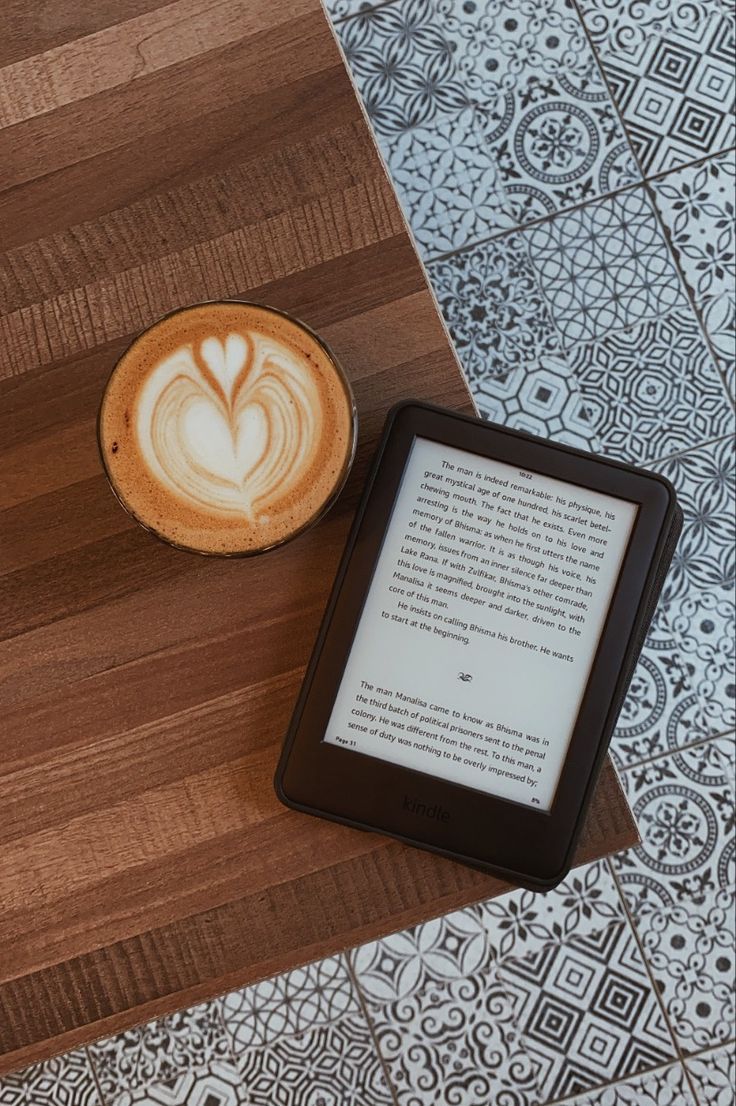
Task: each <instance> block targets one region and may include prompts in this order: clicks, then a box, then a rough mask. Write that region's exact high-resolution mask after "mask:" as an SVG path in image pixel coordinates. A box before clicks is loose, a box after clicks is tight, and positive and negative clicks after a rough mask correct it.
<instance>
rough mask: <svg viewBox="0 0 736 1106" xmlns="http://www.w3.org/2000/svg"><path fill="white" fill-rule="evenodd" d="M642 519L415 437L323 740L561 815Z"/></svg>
mask: <svg viewBox="0 0 736 1106" xmlns="http://www.w3.org/2000/svg"><path fill="white" fill-rule="evenodd" d="M637 509H638V508H637V505H636V504H635V503H632V502H630V501H628V500H624V499H619V498H616V497H613V496H610V495H605V494H602V493H601V492H598V491H592V490H590V489H589V488H585V487H580V486H578V485H576V484H572V483H567V482H566V481H563V480H558V479H553V478H551V477H549V476H545V475H544V474H543V473H540V472H531V471H526V470H523V469H520V468H517V467H515V466H513V465H508V464H505V463H503V462H500V461H497V460H494V459H491V458H488V457H483V456H481V455H479V454H476V453H471V452H468V451H465V450H462V449H457V448H454V447H452V446H448V445H445V444H442V443H440V442H435V441H431V440H429V439H427V438H422V437H416V438H415V439H414V442H413V445H412V447H411V451H410V453H409V457H408V460H407V463H406V466H405V469H404V473H403V477H402V480H401V483H400V486H399V490H398V493H397V496H396V499H395V501H394V506H393V510H392V513H391V517H390V521H389V524H388V527H387V530H386V533H385V536H384V540H383V543H382V546H381V551H380V554H379V557H378V560H377V562H376V565H375V570H374V574H373V578H372V580H371V583H370V586H369V589H368V592H367V595H366V599H365V603H364V606H363V611H362V614H361V617H360V621H359V623H358V626H357V630H356V633H355V636H354V639H353V643H352V647H351V650H350V654H349V656H348V660H347V664H346V667H345V671H344V675H343V678H342V681H341V683H340V687H339V689H338V693H337V697H336V699H335V703H334V706H333V710H332V713H331V716H330V720H329V722H328V725H327V729H326V731H325V736H324V740H325V741H326V742H328V743H330V744H333V745H339V746H341V747H343V748H349V749H353V750H355V751H357V752H360V753H363V754H366V755H368V756H371V757H377V758H379V759H380V760H383V761H387V762H389V763H393V764H398V765H403V766H405V767H407V768H411V769H414V770H416V771H419V772H424V773H427V774H429V775H431V776H435V777H439V778H441V779H445V780H448V781H452V782H454V783H458V784H462V785H464V786H466V787H470V788H474V789H475V790H479V791H483V792H486V793H487V794H489V795H493V796H496V797H499V798H502V799H506V800H509V801H512V802H516V803H521V804H523V805H526V806H531V807H534V808H535V809H537V810H543V811H549V810H550V808H551V806H552V802H553V800H554V795H555V790H556V787H557V783H558V780H559V777H560V773H561V770H562V766H563V762H564V760H565V755H566V753H567V749H568V745H569V742H570V738H571V736H572V732H573V729H574V726H575V721H576V718H577V715H578V712H579V709H580V704H581V700H582V697H583V693H584V690H585V686H586V683H587V681H588V676H589V673H590V669H591V666H592V664H593V660H594V657H595V653H596V649H597V646H598V641H599V639H600V636H601V633H602V630H603V627H604V624H605V620H606V615H607V613H608V609H609V605H610V602H611V598H612V595H613V592H614V589H615V586H616V582H617V579H618V575H619V571H620V568H621V565H622V562H623V558H624V554H625V552H626V547H627V543H628V540H629V537H630V535H631V531H632V528H633V525H634V521H635V518H636V513H637Z"/></svg>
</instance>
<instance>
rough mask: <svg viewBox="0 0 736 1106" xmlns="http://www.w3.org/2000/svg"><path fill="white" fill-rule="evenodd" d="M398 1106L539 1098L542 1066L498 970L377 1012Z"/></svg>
mask: <svg viewBox="0 0 736 1106" xmlns="http://www.w3.org/2000/svg"><path fill="white" fill-rule="evenodd" d="M372 1018H373V1024H374V1028H375V1032H376V1039H377V1041H378V1047H379V1048H380V1050H381V1053H382V1055H383V1057H384V1059H385V1061H386V1064H387V1067H388V1073H389V1079H390V1081H391V1084H392V1086H393V1087H394V1090H395V1093H396V1098H397V1101H398V1104H399V1106H419V1104H421V1106H424V1104H425V1103H427V1104H429V1103H438V1104H440V1103H452V1104H453V1106H478V1104H480V1103H499V1104H501V1103H508V1104H509V1106H532V1104H533V1103H534V1102H536V1101H538V1098H537V1094H538V1086H539V1071H540V1066H541V1065H540V1064H539V1061H538V1060H537V1059H536V1057H534V1056H532V1055H531V1054H530V1053H528V1052H527V1050H526V1049H525V1048H524V1045H523V1043H522V1042H521V1041H520V1040H519V1037H518V1033H517V1030H516V1024H515V1011H514V1005H513V1003H512V1002H511V1001H509V998H508V996H507V994H506V989H505V987H504V986H503V984H500V983H499V982H498V980H497V978H496V977H495V975H494V974H493V973H491V974H490V975H485V974H478V975H473V976H470V977H469V978H467V979H457V980H455V981H454V982H452V983H447V984H444V985H442V986H437V987H435V986H431V987H429V988H428V989H426V990H424V991H422V992H421V993H419V994H415V995H413V996H411V997H410V998H408V999H402V1000H401V1001H400V1002H397V1003H394V1004H391V1005H388V1006H381V1007H379V1008H378V1009H376V1010H375V1011H372Z"/></svg>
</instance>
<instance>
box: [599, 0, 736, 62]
mask: <svg viewBox="0 0 736 1106" xmlns="http://www.w3.org/2000/svg"><path fill="white" fill-rule="evenodd" d="M719 2H720V0H614V2H612V0H581V2H580V10H581V12H582V15H583V19H584V20H585V24H586V26H587V28H588V32H589V34H590V37H591V39H592V41H593V43H594V45H595V47H596V52H597V53H598V56H599V57H601V58H604V59H607V58H608V57H609V56H620V55H622V54H623V55H624V56H626V55H629V56H631V55H636V54H637V52H638V51H640V50H641V48H642V46H643V45H644V43H645V42H646V40H647V39H648V38H652V37H654V38H657V37H660V36H662V35H666V34H668V33H670V32H672V31H675V32H677V31H687V30H689V29H690V28H693V27H697V26H698V25H701V24H702V23H704V22H705V21H706V20H707V19H708V17H709V16H710V15H712V14H713V13H714V12H717V11H718V7H719Z"/></svg>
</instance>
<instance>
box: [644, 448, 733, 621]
mask: <svg viewBox="0 0 736 1106" xmlns="http://www.w3.org/2000/svg"><path fill="white" fill-rule="evenodd" d="M652 468H654V469H656V470H657V471H658V472H661V473H662V475H663V476H666V477H667V478H668V479H669V480H671V481H672V483H673V484H674V485H675V488H676V489H677V498H678V500H679V502H680V506H681V507H682V509H683V512H684V515H685V522H684V526H683V530H682V535H681V536H680V540H679V542H678V544H677V548H676V550H675V555H674V557H673V558H672V565H671V567H670V571H669V574H668V576H667V580H666V582H665V585H664V589H663V592H662V597H663V600H665V601H668V600H671V599H674V598H679V597H681V596H686V595H688V594H689V593H690V592H691V590H692V589H696V590H700V589H708V590H711V591H713V592H718V591H722V592H723V593H725V594H726V595H728V596H733V587H734V567H735V565H734V562H735V561H736V553H735V552H734V515H735V514H736V511H735V510H734V507H735V505H736V455H735V453H734V441H733V439H732V438H724V439H723V440H722V441H717V442H712V443H710V444H708V445H706V446H702V447H701V448H700V449H692V450H690V451H689V452H687V453H681V454H679V455H678V456H676V457H671V458H669V459H667V460H665V461H662V462H658V463H657V464H654V465H653V466H652Z"/></svg>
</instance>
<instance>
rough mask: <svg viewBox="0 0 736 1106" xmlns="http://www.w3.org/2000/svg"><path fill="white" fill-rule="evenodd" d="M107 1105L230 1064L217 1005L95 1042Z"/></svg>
mask: <svg viewBox="0 0 736 1106" xmlns="http://www.w3.org/2000/svg"><path fill="white" fill-rule="evenodd" d="M88 1052H89V1057H90V1060H91V1061H92V1065H93V1067H94V1070H95V1075H96V1076H97V1081H98V1083H99V1085H100V1090H101V1091H102V1093H103V1095H104V1096H105V1102H106V1106H113V1104H115V1106H117V1104H118V1103H120V1106H124V1103H125V1102H126V1101H128V1098H127V1097H122V1096H128V1095H129V1094H131V1093H133V1092H135V1091H138V1090H142V1089H145V1088H146V1087H148V1086H150V1085H151V1084H153V1083H166V1082H168V1081H170V1080H172V1079H175V1078H176V1077H177V1076H179V1075H181V1074H183V1073H184V1072H187V1071H192V1070H194V1069H195V1068H201V1067H204V1066H206V1065H207V1064H209V1063H211V1062H213V1061H220V1060H225V1061H227V1060H231V1059H232V1056H231V1052H230V1046H229V1042H228V1039H227V1035H226V1033H225V1026H224V1024H223V1021H222V1016H221V1013H220V1007H219V1005H218V1003H217V1002H208V1003H203V1004H202V1005H201V1006H192V1007H190V1008H189V1009H188V1010H179V1011H178V1012H177V1013H175V1014H169V1015H167V1016H166V1017H164V1018H159V1019H157V1020H156V1021H153V1022H148V1023H147V1024H146V1025H140V1026H136V1027H135V1028H133V1029H127V1030H125V1032H124V1033H119V1034H117V1035H116V1036H114V1037H107V1038H105V1039H104V1040H101V1041H96V1042H95V1043H94V1044H92V1045H90V1046H89V1049H88Z"/></svg>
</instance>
